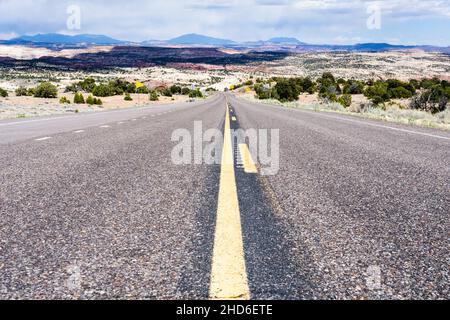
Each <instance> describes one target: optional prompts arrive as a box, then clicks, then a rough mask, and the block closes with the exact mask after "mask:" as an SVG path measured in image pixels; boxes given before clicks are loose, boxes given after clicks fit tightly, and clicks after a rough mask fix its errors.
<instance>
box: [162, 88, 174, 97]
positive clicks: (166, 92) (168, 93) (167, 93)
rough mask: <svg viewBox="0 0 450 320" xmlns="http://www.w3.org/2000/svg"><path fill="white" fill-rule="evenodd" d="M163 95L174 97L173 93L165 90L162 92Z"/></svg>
mask: <svg viewBox="0 0 450 320" xmlns="http://www.w3.org/2000/svg"><path fill="white" fill-rule="evenodd" d="M161 94H162V95H163V96H164V97H172V96H173V94H172V91H170V89H164V90H162V91H161Z"/></svg>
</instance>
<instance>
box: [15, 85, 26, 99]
mask: <svg viewBox="0 0 450 320" xmlns="http://www.w3.org/2000/svg"><path fill="white" fill-rule="evenodd" d="M16 96H18V97H22V96H28V89H27V88H25V87H19V88H17V89H16Z"/></svg>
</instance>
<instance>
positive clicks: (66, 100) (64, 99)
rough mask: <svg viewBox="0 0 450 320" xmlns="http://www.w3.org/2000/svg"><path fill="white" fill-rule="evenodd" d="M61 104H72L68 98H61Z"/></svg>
mask: <svg viewBox="0 0 450 320" xmlns="http://www.w3.org/2000/svg"><path fill="white" fill-rule="evenodd" d="M59 103H61V104H70V100H69V99H67V98H66V97H61V99H59Z"/></svg>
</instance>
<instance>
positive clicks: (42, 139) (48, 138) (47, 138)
mask: <svg viewBox="0 0 450 320" xmlns="http://www.w3.org/2000/svg"><path fill="white" fill-rule="evenodd" d="M51 138H52V137H43V138H39V139H35V141H45V140H50V139H51Z"/></svg>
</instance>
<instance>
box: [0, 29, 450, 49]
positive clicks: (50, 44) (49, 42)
mask: <svg viewBox="0 0 450 320" xmlns="http://www.w3.org/2000/svg"><path fill="white" fill-rule="evenodd" d="M0 44H4V45H27V46H35V47H45V48H49V49H53V50H60V49H67V48H80V47H89V46H93V45H98V46H104V45H110V46H120V45H132V46H144V47H145V46H148V47H152V46H155V47H170V46H189V47H195V46H198V47H225V48H236V49H240V48H242V49H245V48H249V49H254V50H274V51H279V50H281V51H289V52H308V51H357V52H359V51H361V52H364V51H370V52H383V51H392V50H414V49H417V50H423V51H436V52H442V53H450V47H436V46H404V45H391V44H388V43H362V44H355V45H328V44H324V45H315V44H307V43H304V42H301V41H300V40H298V39H296V38H287V37H276V38H271V39H269V40H266V41H254V42H243V43H239V42H235V41H232V40H228V39H220V38H214V37H208V36H205V35H200V34H194V33H192V34H185V35H182V36H180V37H176V38H173V39H170V40H149V41H143V42H130V41H122V40H117V39H113V38H111V37H108V36H104V35H91V34H80V35H73V36H71V35H63V34H56V33H50V34H37V35H33V36H21V37H18V38H14V39H11V40H3V41H0Z"/></svg>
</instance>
